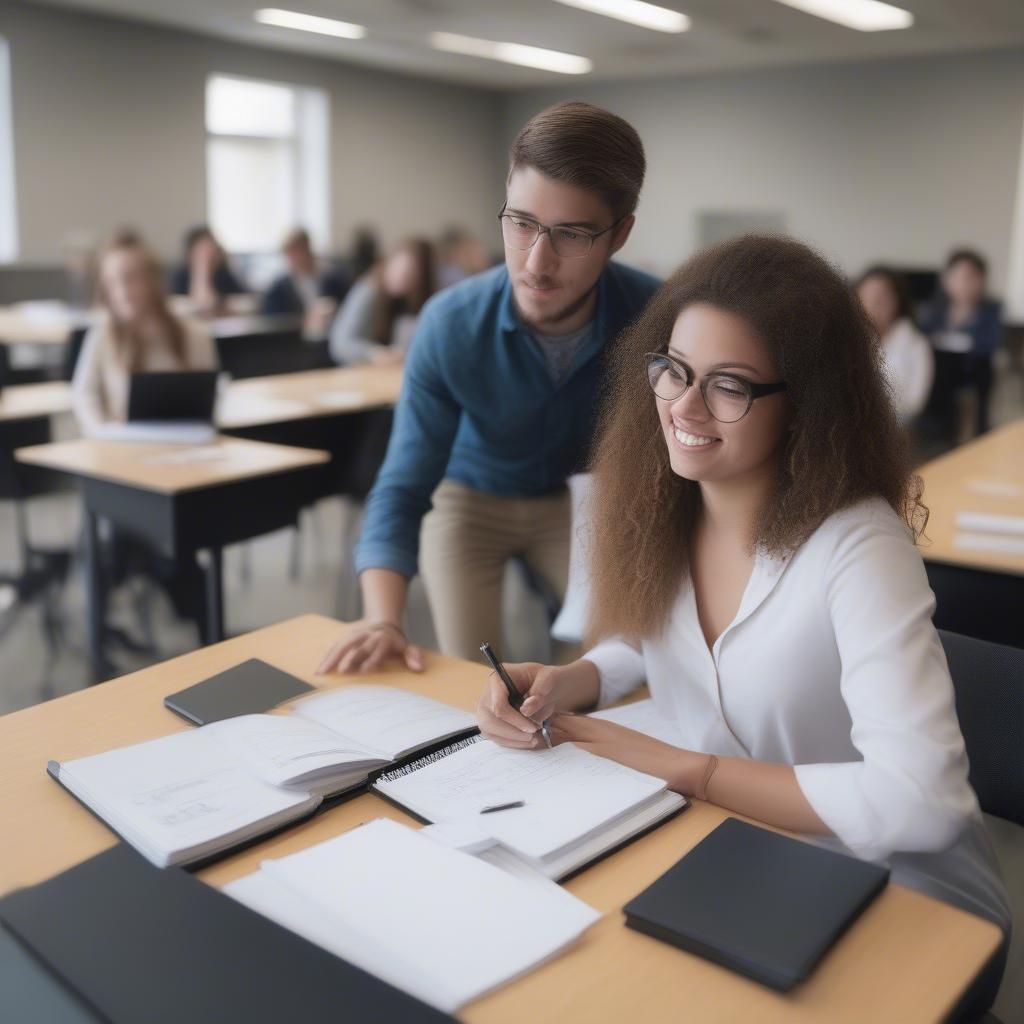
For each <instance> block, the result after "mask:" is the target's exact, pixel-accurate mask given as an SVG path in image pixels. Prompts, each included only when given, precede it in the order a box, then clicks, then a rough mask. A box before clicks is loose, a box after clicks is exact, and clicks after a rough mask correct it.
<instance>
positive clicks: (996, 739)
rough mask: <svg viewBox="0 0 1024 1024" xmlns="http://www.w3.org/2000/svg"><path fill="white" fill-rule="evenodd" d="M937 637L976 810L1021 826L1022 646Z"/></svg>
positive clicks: (1023, 779) (1023, 788) (1023, 757)
mask: <svg viewBox="0 0 1024 1024" xmlns="http://www.w3.org/2000/svg"><path fill="white" fill-rule="evenodd" d="M939 638H940V639H941V640H942V646H943V648H944V650H945V652H946V660H947V661H948V662H949V672H950V675H951V676H952V677H953V689H954V691H955V693H956V713H957V716H958V717H959V719H960V730H961V732H962V733H963V735H964V743H965V744H966V746H967V757H968V760H969V761H970V763H971V775H970V779H971V785H972V786H973V787H974V791H975V793H977V794H978V802H979V803H980V804H981V809H982V810H983V811H985V812H986V813H987V814H994V815H996V816H997V817H1000V818H1006V819H1007V820H1008V821H1012V822H1015V823H1016V824H1018V825H1024V650H1020V649H1018V648H1016V647H1004V646H1003V645H1002V644H993V643H988V642H987V641H985V640H975V639H974V638H973V637H967V636H960V635H959V634H957V633H948V632H946V631H945V630H939Z"/></svg>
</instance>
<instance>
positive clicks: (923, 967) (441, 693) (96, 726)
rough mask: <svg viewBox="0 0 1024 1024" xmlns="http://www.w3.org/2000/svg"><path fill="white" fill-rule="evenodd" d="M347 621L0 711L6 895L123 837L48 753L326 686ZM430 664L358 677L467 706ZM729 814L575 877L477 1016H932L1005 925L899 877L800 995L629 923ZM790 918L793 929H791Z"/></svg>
mask: <svg viewBox="0 0 1024 1024" xmlns="http://www.w3.org/2000/svg"><path fill="white" fill-rule="evenodd" d="M343 628H344V627H343V626H342V625H341V624H340V623H338V622H336V621H334V620H332V619H328V618H324V617H321V616H316V615H306V616H302V617H300V618H296V619H292V620H290V621H288V622H283V623H279V624H277V625H275V626H270V627H267V628H266V629H261V630H257V631H256V632H254V633H250V634H248V635H246V636H241V637H236V638H234V639H232V640H228V641H225V642H224V643H221V644H216V645H214V646H212V647H207V648H204V649H203V650H199V651H195V652H193V653H191V654H186V655H184V656H182V657H180V658H175V659H173V660H171V661H168V662H165V663H163V664H162V665H156V666H153V667H152V668H149V669H145V670H143V671H141V672H136V673H133V674H132V675H129V676H124V677H122V678H121V679H117V680H113V681H111V682H108V683H104V684H103V685H102V686H97V687H94V688H92V689H90V690H86V691H80V692H78V693H73V694H71V695H69V696H67V697H62V698H60V699H58V700H54V701H50V702H49V703H46V704H40V705H37V706H36V707H32V708H28V709H26V710H24V711H19V712H16V713H14V714H11V715H7V716H5V717H3V718H0V751H2V752H3V753H2V755H0V756H2V758H3V770H2V771H0V820H3V821H5V822H8V823H15V822H16V823H17V828H15V829H11V830H9V831H8V833H7V835H8V836H10V837H13V844H12V843H10V842H6V843H5V849H4V855H3V857H2V858H0V892H4V891H7V890H9V889H11V888H14V887H16V886H20V885H29V884H32V883H35V882H38V881H41V880H43V879H45V878H48V877H50V876H51V875H53V874H55V873H57V872H59V871H61V870H63V869H65V868H67V867H70V866H71V865H73V864H76V863H78V862H79V861H81V860H84V859H85V858H87V857H90V856H92V855H93V854H96V853H99V852H100V851H101V850H104V849H106V848H107V847H108V846H110V845H111V844H112V843H113V836H112V834H111V833H110V832H109V831H108V829H107V828H106V827H105V826H104V825H102V824H101V823H100V822H99V821H98V820H97V819H96V818H94V817H93V816H92V815H91V814H90V813H89V812H88V811H86V810H85V809H84V808H83V807H81V806H80V805H79V804H78V803H77V802H76V801H75V800H74V799H73V798H72V797H70V796H69V795H68V794H67V793H66V792H65V791H63V790H62V789H61V788H60V786H58V785H56V784H55V783H54V782H53V781H52V780H51V779H50V778H49V777H48V776H47V775H46V772H45V766H46V762H47V760H48V759H50V758H56V759H59V760H65V759H68V758H73V757H79V756H83V755H86V754H93V753H98V752H100V751H103V750H108V749H110V748H112V747H115V746H120V745H125V744H128V743H134V742H139V741H142V740H145V739H148V738H151V737H154V736H158V735H165V734H167V733H171V732H176V731H179V730H181V729H185V728H189V726H187V725H186V724H185V723H184V722H182V721H181V720H180V719H178V718H177V717H176V716H175V715H173V714H171V712H169V711H167V710H166V709H165V708H164V707H163V706H162V703H161V700H162V698H163V696H164V695H166V694H168V693H171V692H173V691H175V690H179V689H181V688H182V687H185V686H188V685H190V684H192V683H194V682H198V681H199V680H201V679H204V678H206V677H207V676H209V675H212V674H213V673H215V672H218V671H221V670H223V669H225V668H228V667H229V666H231V665H233V664H237V663H238V662H239V661H241V660H243V659H245V658H250V657H258V658H263V659H264V660H266V661H268V662H271V663H272V664H275V665H277V666H279V667H280V668H282V669H284V670H286V671H288V672H292V673H294V674H295V675H298V676H300V677H302V678H305V679H307V680H308V681H309V682H313V683H316V684H318V685H337V684H338V682H339V681H328V680H325V679H323V678H320V677H314V676H313V675H312V670H313V669H314V668H315V666H316V663H317V660H318V659H319V657H320V656H321V654H322V652H323V650H324V649H325V648H326V647H327V646H328V644H329V643H330V642H331V641H332V640H334V639H336V638H337V637H338V636H339V634H340V632H341V631H342V629H343ZM427 665H428V667H427V671H426V672H425V673H424V674H423V675H412V674H411V673H408V672H404V671H397V670H396V671H393V672H390V673H388V672H385V673H376V674H373V675H369V676H364V677H360V678H359V680H358V681H359V682H381V683H390V684H392V685H394V684H396V683H397V684H400V685H402V686H406V687H408V688H409V689H410V690H415V691H417V692H420V693H427V694H430V695H432V696H436V697H437V698H439V699H441V700H444V701H446V702H448V703H450V704H453V705H457V706H459V707H463V708H467V709H468V708H471V707H472V706H473V704H474V703H475V700H476V697H477V694H478V692H479V689H480V687H481V685H482V683H483V680H484V677H485V674H486V669H485V668H484V667H482V666H478V665H473V664H470V663H468V662H461V661H456V660H454V659H450V658H443V657H441V656H440V655H428V659H427ZM376 817H389V818H394V819H395V820H398V821H403V822H405V823H407V824H414V822H412V820H411V819H409V818H407V817H406V816H405V815H403V813H402V812H401V811H399V810H398V809H397V808H395V807H392V806H391V805H390V804H388V803H386V802H384V801H383V800H381V799H379V798H378V797H376V796H373V795H369V794H366V795H362V796H359V797H357V798H356V799H353V800H350V801H348V802H347V803H344V804H342V805H340V806H338V807H335V808H332V809H331V810H329V811H327V812H325V813H323V814H321V815H318V816H316V817H314V818H313V819H311V820H310V821H309V822H307V823H305V824H302V825H298V826H296V827H294V828H292V829H290V830H288V831H286V832H284V833H282V834H280V835H278V836H276V837H274V838H272V839H269V840H267V841H265V842H263V843H260V844H258V845H257V846H255V847H252V848H250V849H249V850H246V851H243V852H242V853H239V854H237V855H236V856H234V857H231V858H229V859H227V860H225V861H223V862H221V863H220V864H217V865H214V866H213V867H210V868H207V869H205V870H204V871H203V872H201V876H200V877H202V878H203V880H204V881H207V882H209V883H210V884H212V885H223V884H224V883H226V882H227V881H229V880H231V879H234V878H237V877H239V876H241V875H244V874H247V873H249V872H250V871H252V870H254V869H255V868H256V867H257V866H258V864H259V862H260V860H261V859H263V858H265V857H277V856H282V855H284V854H287V853H291V852H294V851H297V850H300V849H303V848H304V847H306V846H309V845H310V844H312V843H315V842H320V841H322V840H324V839H327V838H330V837H332V836H335V835H339V834H340V833H342V832H345V831H347V830H349V829H350V828H353V827H354V826H356V825H358V824H359V823H361V822H364V821H367V820H370V819H372V818H376ZM723 817H724V812H723V811H721V810H719V809H718V808H716V807H714V806H713V805H710V804H702V803H700V802H694V806H693V807H691V808H690V809H689V810H688V811H686V812H685V813H684V814H682V815H680V816H679V817H678V818H675V819H673V820H672V821H670V822H667V823H665V824H664V825H662V826H661V827H660V828H658V829H657V830H655V831H654V832H653V833H651V834H649V835H647V836H645V837H643V838H642V839H640V840H638V841H636V842H635V843H632V844H631V845H629V846H628V847H626V848H625V849H623V850H621V851H619V852H618V853H616V854H615V855H614V856H612V857H609V858H607V859H606V860H604V861H602V862H601V863H599V864H597V865H595V866H594V867H592V868H590V869H589V870H587V871H584V872H583V873H582V874H581V875H579V876H577V877H576V878H575V879H573V880H572V881H571V882H569V883H568V885H567V887H568V888H569V889H570V890H571V891H572V892H573V893H575V894H576V895H577V896H579V897H580V898H581V899H583V900H585V901H586V902H587V903H589V904H591V905H592V906H594V907H596V908H598V909H599V910H601V911H603V912H605V917H604V918H602V919H601V921H599V922H598V923H597V924H596V925H595V926H594V927H593V928H592V929H591V930H590V931H589V932H588V933H587V935H586V936H585V937H584V938H583V940H582V941H581V942H580V943H579V944H578V945H577V946H576V947H575V948H573V949H572V950H571V951H570V952H568V953H567V954H566V955H564V956H561V957H559V958H557V959H555V960H554V961H552V962H551V963H549V964H546V965H544V966H543V967H541V968H540V969H538V970H536V971H534V972H532V973H531V974H529V975H527V976H526V977H524V978H521V979H519V980H518V981H516V982H514V983H512V984H510V985H508V986H506V987H505V988H503V989H502V990H500V991H498V992H495V993H493V994H491V995H489V996H486V997H484V998H483V999H480V1000H478V1001H476V1002H474V1003H472V1004H471V1005H470V1006H468V1007H467V1008H466V1009H464V1010H463V1011H462V1013H461V1014H460V1016H461V1018H462V1019H463V1020H466V1021H470V1022H481V1024H484V1022H490V1021H494V1022H497V1021H502V1022H504V1021H513V1020H515V1021H519V1020H530V1021H552V1022H555V1021H557V1022H559V1024H567V1022H577V1021H578V1022H586V1024H592V1022H600V1021H609V1022H612V1021H614V1022H621V1021H623V1020H631V1019H632V1020H637V1021H643V1022H645V1024H647V1022H660V1021H665V1022H669V1021H672V1022H676V1021H679V1020H682V1019H684V1018H685V1019H687V1020H691V1021H721V1022H727V1021H728V1022H733V1021H738V1020H757V1021H759V1022H765V1021H770V1022H779V1024H783V1022H785V1024H789V1022H791V1021H802V1020H806V1021H818V1022H820V1021H829V1022H837V1021H850V1022H854V1021H856V1022H863V1021H876V1020H877V1021H880V1020H892V1021H901V1022H911V1021H933V1020H937V1019H939V1018H940V1017H941V1016H942V1015H943V1014H944V1012H945V1011H946V1010H947V1009H948V1008H949V1007H950V1006H951V1005H952V1004H953V1002H954V1001H955V999H956V998H957V996H958V995H959V993H960V992H961V991H962V990H963V988H964V987H965V986H966V984H967V982H968V980H969V979H970V978H971V977H973V976H974V974H975V973H976V972H977V971H978V970H979V968H980V967H981V965H982V964H983V963H984V962H985V960H986V959H987V958H988V957H989V955H990V954H991V953H992V952H993V950H994V949H995V948H996V947H997V945H998V943H999V941H1000V933H999V931H998V929H997V928H996V927H995V925H993V924H990V923H989V922H986V921H983V920H981V919H980V918H976V917H973V916H971V915H970V914H966V913H964V912H963V911H960V910H957V909H955V908H953V907H950V906H947V905H945V904H943V903H940V902H938V901H936V900H932V899H929V898H928V897H926V896H922V895H920V894H919V893H915V892H911V891H910V890H908V889H903V888H901V887H899V886H889V887H888V888H887V889H886V890H885V891H884V892H883V894H882V895H881V896H880V897H879V899H878V900H876V901H875V903H873V904H872V905H871V906H870V907H869V908H868V910H867V911H866V912H865V914H864V915H863V917H862V918H861V919H860V920H859V921H858V922H857V923H856V924H855V925H854V926H853V928H851V930H850V931H849V932H848V933H847V934H846V935H845V936H843V938H842V939H841V940H840V941H839V943H838V944H837V945H836V947H835V948H834V949H833V950H832V951H831V952H830V954H829V955H828V957H827V959H826V960H825V961H824V962H823V963H822V965H821V966H820V967H819V969H818V970H817V971H816V972H815V974H814V975H813V977H812V978H811V979H810V980H809V981H808V982H807V983H806V984H804V985H802V986H801V987H800V988H799V989H798V990H797V991H795V992H794V993H791V994H789V995H782V994H779V993H776V992H773V991H771V990H769V989H767V988H764V987H762V986H761V985H758V984H756V983H755V982H752V981H748V980H746V979H744V978H741V977H739V976H738V975H735V974H733V973H731V972H729V971H727V970H725V969H724V968H720V967H716V966H715V965H713V964H711V963H709V962H707V961H704V960H701V959H700V958H698V957H695V956H690V955H688V954H686V953H683V952H681V951H679V950H676V949H674V948H672V947H670V946H667V945H664V944H662V943H659V942H657V941H655V940H654V939H651V938H648V937H646V936H644V935H640V934H639V933H637V932H633V931H630V930H629V929H627V928H625V927H624V925H623V918H622V914H621V907H622V905H623V904H624V903H626V902H627V901H628V900H629V899H631V898H632V897H633V896H635V895H636V894H637V893H638V892H640V890H641V889H643V888H644V887H645V886H646V885H648V884H649V883H651V882H652V881H654V879H655V878H657V877H658V876H659V875H660V874H661V873H662V872H664V871H665V870H667V869H668V868H669V867H670V866H671V865H672V864H673V863H675V861H676V860H677V859H678V858H679V857H680V856H681V855H682V854H684V853H685V852H686V851H687V850H689V849H690V848H691V847H692V846H693V845H694V844H695V843H696V842H698V841H699V840H700V839H701V838H703V837H704V836H705V835H706V834H707V833H708V832H709V831H710V830H711V829H712V828H714V827H715V826H716V825H717V824H718V823H719V822H720V821H721V820H722V818H723ZM780 926H784V924H780Z"/></svg>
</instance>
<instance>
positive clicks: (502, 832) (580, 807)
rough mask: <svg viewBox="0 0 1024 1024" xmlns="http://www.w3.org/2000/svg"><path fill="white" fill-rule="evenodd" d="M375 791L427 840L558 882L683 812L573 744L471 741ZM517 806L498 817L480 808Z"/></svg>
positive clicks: (638, 779)
mask: <svg viewBox="0 0 1024 1024" xmlns="http://www.w3.org/2000/svg"><path fill="white" fill-rule="evenodd" d="M372 788H373V790H374V791H375V792H377V793H380V794H381V795H382V796H385V797H387V798H388V799H389V800H391V801H393V802H394V803H396V804H398V805H399V806H401V807H403V808H405V809H406V810H408V811H411V812H412V813H413V814H415V815H416V816H417V817H418V818H420V819H421V820H423V821H426V822H429V823H434V824H435V825H437V826H438V827H437V828H435V829H433V830H431V833H430V834H431V835H433V836H434V838H436V839H437V840H438V841H440V842H443V843H446V844H448V845H450V846H453V847H455V848H457V849H461V850H465V851H472V852H476V853H482V852H484V851H486V850H487V849H488V848H490V847H493V846H495V845H497V846H499V847H501V848H503V849H505V850H507V851H509V852H511V853H512V854H514V855H515V856H516V857H518V858H519V859H521V860H522V861H523V862H525V863H526V864H528V865H530V866H531V867H533V868H534V869H535V870H537V871H539V872H541V873H542V874H544V875H545V876H547V877H548V878H552V879H559V878H564V877H566V876H567V875H570V874H572V873H573V872H575V871H578V870H579V869H580V868H582V867H585V866H586V865H587V864H590V863H591V862H592V861H594V860H597V859H598V858H599V857H602V856H604V855H605V854H607V853H610V852H611V851H612V850H614V849H616V848H618V847H619V846H621V845H623V843H626V842H628V841H629V840H630V839H632V838H634V837H636V836H638V835H640V834H641V833H643V832H646V831H647V830H648V829H649V828H652V827H653V826H654V825H656V824H657V823H658V822H660V821H662V820H663V819H665V818H667V817H668V816H669V815H671V814H674V813H675V812H676V811H678V810H680V809H682V808H683V807H685V806H686V804H687V801H686V798H685V797H683V796H680V795H679V794H678V793H672V792H669V791H668V790H667V788H666V785H665V783H664V781H663V780H661V779H656V778H654V777H653V776H650V775H644V774H643V773H641V772H638V771H634V770H633V769H632V768H627V767H625V766H624V765H621V764H618V763H617V762H615V761H609V760H608V759H607V758H603V757H597V756H596V755H594V754H590V753H587V752H586V751H585V750H581V749H580V748H579V747H577V746H575V745H573V744H572V743H563V744H561V745H559V746H557V747H555V748H554V749H553V750H513V749H510V748H508V747H501V746H499V745H498V744H496V743H493V742H491V741H490V740H487V739H484V738H483V737H482V736H471V737H469V738H467V739H463V740H460V741H458V742H457V743H454V744H451V745H449V746H447V747H445V748H443V749H442V750H439V751H435V752H433V753H431V754H429V755H427V756H425V757H422V758H419V759H418V760H415V761H413V762H411V763H410V764H408V765H404V766H403V767H401V768H397V769H395V770H394V771H390V772H384V773H382V774H381V775H380V776H379V777H378V778H377V780H376V781H375V782H374V783H373V786H372ZM513 801H522V802H523V806H522V807H517V808H514V809H511V810H507V811H500V812H498V813H494V814H481V813H480V812H481V810H482V809H483V808H485V807H491V806H496V805H500V804H504V803H509V802H513Z"/></svg>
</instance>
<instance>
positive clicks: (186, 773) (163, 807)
mask: <svg viewBox="0 0 1024 1024" xmlns="http://www.w3.org/2000/svg"><path fill="white" fill-rule="evenodd" d="M290 708H291V711H292V714H289V715H277V714H270V715H242V716H240V717H238V718H229V719H225V720H224V721H221V722H214V723H211V724H210V725H205V726H202V727H201V728H199V729H190V730H188V731H187V732H179V733H174V734H172V735H170V736H163V737H161V738H159V739H155V740H149V741H147V742H145V743H138V744H135V745H134V746H131V747H122V748H120V749H118V750H111V751H108V752H107V753H104V754H95V755H93V756H91V757H81V758H78V759H76V760H73V761H66V762H64V763H63V764H60V763H58V762H56V761H51V762H50V764H49V768H48V770H49V772H50V774H51V775H53V777H54V778H56V779H57V781H58V782H60V783H61V784H62V785H63V786H65V787H66V788H67V789H68V790H70V791H71V792H72V793H73V794H74V795H75V796H76V797H78V798H79V800H81V801H82V802H83V803H84V804H85V805H86V806H88V807H89V808H90V809H91V810H92V811H94V812H95V813H96V814H97V815H98V816H99V817H100V818H102V819H103V820H104V821H105V822H106V823H107V824H108V825H109V826H110V827H111V828H112V829H114V830H115V831H116V832H118V833H119V834H120V835H121V836H122V837H123V838H124V839H125V841H126V842H128V843H131V845H132V846H134V847H135V848H136V849H137V850H138V851H139V852H140V853H141V854H142V855H143V856H144V857H146V858H147V859H148V860H150V861H152V862H153V863H154V864H156V865H157V866H158V867H167V866H169V865H179V864H189V863H192V862H194V861H199V860H204V859H206V858H208V857H211V856H213V855H215V854H219V853H222V852H224V851H226V850H230V849H232V848H233V847H235V846H238V845H240V844H242V843H245V842H247V841H249V840H250V839H253V838H256V837H257V836H261V835H263V834H264V833H266V832H271V831H273V830H274V829H275V828H279V827H281V826H283V825H285V824H288V823H289V822H292V821H295V820H297V819H299V818H301V817H304V816H305V815H307V814H311V813H312V812H313V811H314V810H315V809H316V808H317V806H318V805H319V804H320V803H321V801H322V800H323V798H324V797H325V796H332V795H336V794H339V793H343V792H346V791H347V790H351V789H355V788H357V787H359V786H362V785H363V784H365V783H366V781H367V779H368V777H369V775H370V773H371V772H373V771H376V770H379V769H380V768H382V767H385V766H387V765H390V764H393V763H394V762H395V761H398V760H401V759H402V758H404V757H407V756H409V755H410V754H414V753H416V752H418V751H422V750H426V749H429V748H431V747H433V746H435V745H437V744H438V743H444V742H445V741H447V740H450V739H451V738H452V737H453V736H458V735H460V734H463V733H466V732H468V731H470V730H473V729H475V727H476V722H475V720H474V718H473V716H472V715H470V714H468V713H467V712H465V711H460V710H458V709H457V708H452V707H448V706H447V705H446V704H441V703H439V702H438V701H435V700H431V699H430V698H428V697H420V696H418V695H417V694H412V693H407V692H406V691H404V690H397V689H393V688H391V687H386V686H350V687H344V688H340V689H337V690H329V691H327V692H326V693H317V694H315V695H311V696H309V697H305V698H303V699H302V700H299V701H296V702H295V703H294V704H292V705H290Z"/></svg>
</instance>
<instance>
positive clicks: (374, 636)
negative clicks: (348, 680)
mask: <svg viewBox="0 0 1024 1024" xmlns="http://www.w3.org/2000/svg"><path fill="white" fill-rule="evenodd" d="M392 656H397V657H400V658H402V660H403V661H404V662H405V665H406V668H409V669H411V670H412V671H413V672H422V671H423V652H422V651H421V650H420V648H419V647H417V646H416V645H415V644H411V643H409V641H408V640H407V639H406V637H405V633H404V632H403V631H402V628H401V627H400V626H397V625H395V624H394V623H393V622H373V623H369V624H368V625H361V626H358V627H356V628H355V629H354V630H353V631H352V632H351V633H348V634H347V635H346V636H344V637H343V638H342V639H341V640H339V641H338V642H337V643H336V644H334V646H333V647H331V649H330V650H329V651H328V652H327V654H326V655H325V656H324V659H323V661H321V662H320V664H319V666H318V667H317V670H316V671H317V674H318V675H324V674H325V673H327V672H335V671H336V672H341V673H344V672H370V671H372V670H373V669H375V668H379V667H380V666H381V664H383V662H384V661H385V660H386V659H387V658H390V657H392Z"/></svg>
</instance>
